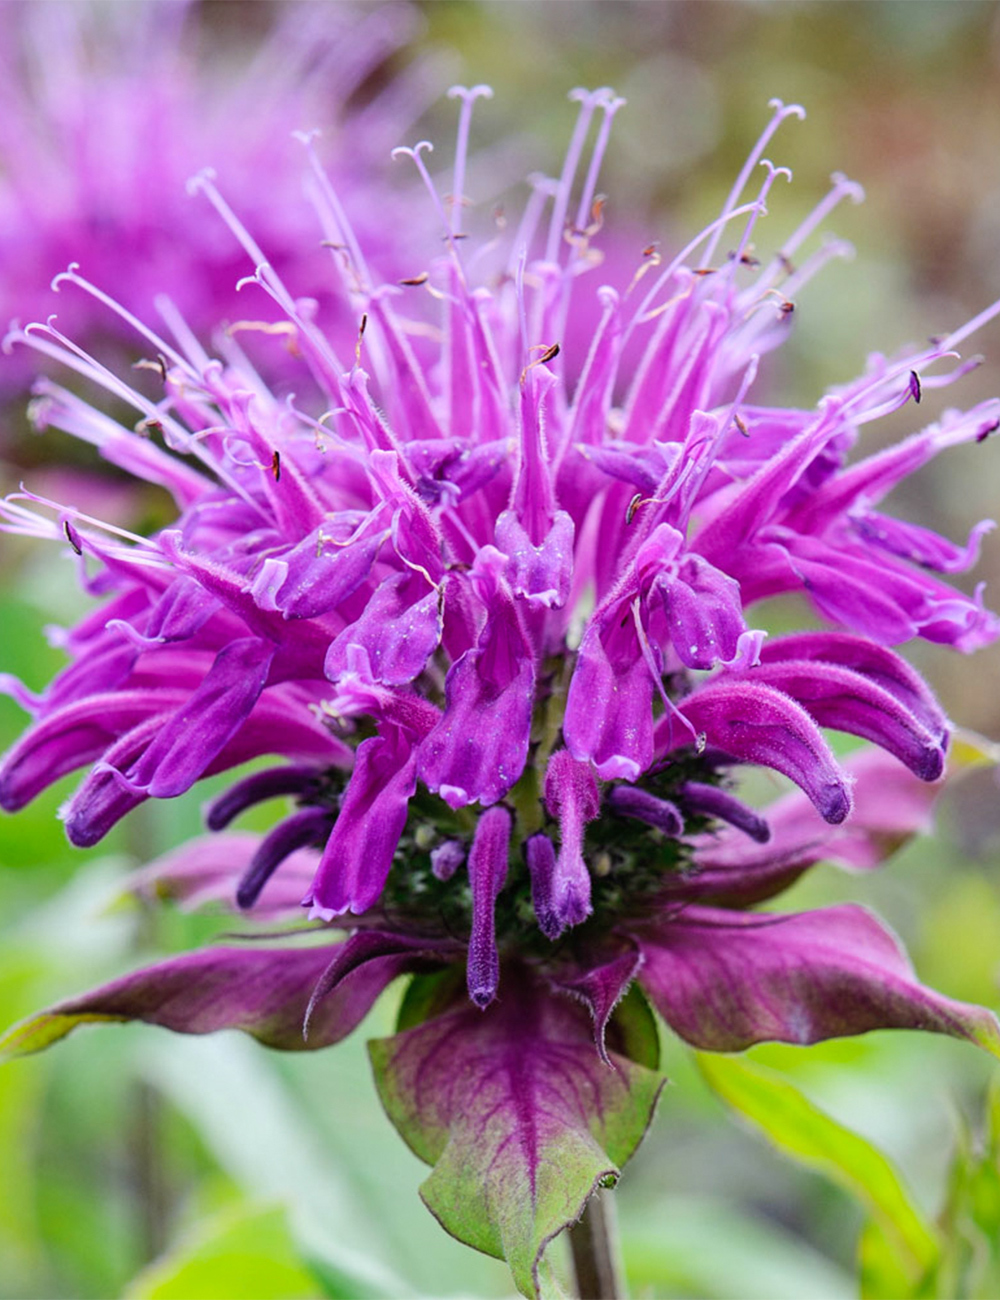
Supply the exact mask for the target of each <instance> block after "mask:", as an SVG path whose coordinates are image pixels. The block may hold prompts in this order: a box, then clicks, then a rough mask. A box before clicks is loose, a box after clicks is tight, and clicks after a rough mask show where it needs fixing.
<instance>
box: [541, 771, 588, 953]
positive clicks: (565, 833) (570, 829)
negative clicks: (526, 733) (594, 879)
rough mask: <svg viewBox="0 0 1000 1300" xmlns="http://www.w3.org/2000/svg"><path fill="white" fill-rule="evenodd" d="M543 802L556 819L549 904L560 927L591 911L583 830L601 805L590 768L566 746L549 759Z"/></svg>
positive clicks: (579, 918) (584, 916) (577, 922)
mask: <svg viewBox="0 0 1000 1300" xmlns="http://www.w3.org/2000/svg"><path fill="white" fill-rule="evenodd" d="M545 805H546V807H547V808H548V810H549V813H550V815H551V816H552V817H556V818H558V820H559V857H558V859H557V860H556V869H555V874H554V875H553V877H552V880H551V887H550V888H551V899H550V901H551V907H552V911H553V915H554V917H555V919H556V921H557V922H558V924H559V928H560V930H562V929H564V928H565V927H566V926H568V925H579V924H580V922H581V921H584V920H586V918H587V917H588V916H589V915H590V874H589V872H588V871H587V864H586V863H585V862H584V860H583V830H584V827H585V826H586V824H587V822H589V821H593V820H594V818H595V817H596V816H597V814H598V813H599V812H600V808H601V796H600V792H599V791H598V788H597V781H596V779H595V777H594V771H593V768H592V767H591V766H590V764H589V763H578V762H577V761H576V759H575V758H573V756H572V754H570V752H569V750H567V749H561V750H559V752H558V753H556V754H553V755H552V757H551V758H550V759H549V764H548V767H547V769H546V772H545Z"/></svg>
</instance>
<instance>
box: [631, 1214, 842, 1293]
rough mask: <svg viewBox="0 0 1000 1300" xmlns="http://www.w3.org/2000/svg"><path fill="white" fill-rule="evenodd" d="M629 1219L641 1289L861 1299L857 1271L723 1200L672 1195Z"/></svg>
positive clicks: (634, 1274)
mask: <svg viewBox="0 0 1000 1300" xmlns="http://www.w3.org/2000/svg"><path fill="white" fill-rule="evenodd" d="M636 1219H637V1220H638V1222H637V1223H633V1220H636ZM622 1224H623V1228H622V1245H623V1247H624V1256H625V1267H626V1271H627V1274H628V1282H629V1288H630V1291H631V1293H632V1294H633V1295H638V1296H674V1295H677V1296H698V1297H703V1298H704V1300H733V1297H734V1296H739V1300H803V1297H806V1296H807V1297H808V1298H809V1300H853V1297H854V1296H855V1293H856V1292H855V1285H854V1281H853V1279H852V1278H851V1277H849V1276H848V1275H847V1274H846V1273H845V1272H843V1271H842V1270H840V1269H839V1268H838V1267H837V1266H836V1265H835V1264H833V1263H831V1261H830V1260H828V1259H826V1258H825V1257H824V1256H823V1255H821V1254H820V1253H819V1252H818V1251H817V1250H814V1249H813V1248H812V1247H811V1246H808V1245H806V1244H805V1243H804V1242H803V1241H801V1240H800V1239H798V1238H796V1237H794V1236H792V1234H791V1233H790V1232H787V1231H786V1230H785V1229H783V1228H781V1227H780V1226H778V1225H777V1224H775V1223H773V1222H771V1221H769V1220H767V1219H765V1218H762V1217H761V1218H758V1217H757V1216H755V1215H752V1214H747V1213H744V1212H742V1211H741V1210H740V1209H739V1208H738V1207H737V1206H735V1205H729V1204H727V1203H726V1202H725V1201H723V1200H717V1199H715V1198H709V1197H692V1196H684V1197H680V1196H672V1197H669V1198H664V1199H662V1200H660V1201H658V1202H657V1203H655V1204H654V1205H653V1206H652V1207H650V1208H648V1209H643V1210H642V1211H641V1212H640V1213H638V1214H635V1215H632V1214H626V1215H625V1216H623V1219H622Z"/></svg>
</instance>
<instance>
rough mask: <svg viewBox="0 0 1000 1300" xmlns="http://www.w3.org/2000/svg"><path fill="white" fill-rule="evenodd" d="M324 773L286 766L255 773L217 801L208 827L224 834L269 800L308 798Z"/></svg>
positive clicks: (207, 816) (208, 814)
mask: <svg viewBox="0 0 1000 1300" xmlns="http://www.w3.org/2000/svg"><path fill="white" fill-rule="evenodd" d="M321 775H322V771H321V769H320V768H318V767H306V766H300V765H294V766H290V765H286V766H285V767H269V768H268V769H267V770H266V771H264V772H252V773H251V774H250V775H249V776H245V777H244V778H243V780H242V781H237V782H236V784H235V785H232V786H230V787H229V789H228V790H227V791H226V792H225V794H220V795H219V797H218V799H213V800H212V802H211V804H210V805H209V807H208V810H207V812H206V814H205V825H206V826H207V827H208V829H209V830H210V831H221V830H224V829H225V828H226V827H227V826H228V825H229V823H230V822H231V821H233V820H235V818H237V817H238V816H239V815H240V813H242V812H245V811H246V810H247V809H248V808H252V807H253V806H254V805H255V804H258V803H264V802H265V800H267V799H277V798H279V797H280V796H281V795H299V796H301V795H304V794H306V793H307V792H312V791H314V790H316V789H317V788H318V782H319V778H320V777H321Z"/></svg>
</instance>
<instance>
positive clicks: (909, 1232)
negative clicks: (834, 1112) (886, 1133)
mask: <svg viewBox="0 0 1000 1300" xmlns="http://www.w3.org/2000/svg"><path fill="white" fill-rule="evenodd" d="M697 1061H698V1067H699V1069H700V1070H701V1073H702V1076H703V1078H704V1079H705V1080H706V1082H707V1083H708V1085H709V1087H711V1088H712V1089H713V1091H714V1092H716V1093H717V1094H718V1095H719V1096H720V1097H721V1098H722V1099H723V1100H724V1101H725V1102H726V1103H727V1104H728V1105H730V1106H731V1107H732V1108H733V1109H734V1110H736V1111H738V1112H739V1114H741V1115H742V1116H744V1117H745V1118H746V1119H748V1120H750V1121H751V1123H753V1124H754V1125H755V1126H756V1127H757V1128H759V1129H760V1130H761V1131H762V1132H763V1133H764V1134H765V1135H766V1136H767V1137H768V1138H769V1139H770V1140H771V1142H773V1143H774V1145H775V1146H777V1147H778V1148H779V1149H780V1150H782V1151H785V1152H787V1153H788V1154H789V1155H791V1156H793V1157H794V1158H795V1159H796V1160H798V1161H800V1162H801V1163H802V1164H805V1165H808V1166H809V1167H810V1168H812V1169H816V1170H818V1171H819V1172H820V1173H822V1174H825V1175H826V1176H827V1177H828V1178H830V1179H832V1180H833V1181H834V1182H836V1183H838V1184H839V1185H840V1186H841V1187H843V1188H844V1189H845V1190H846V1191H848V1192H850V1193H851V1195H853V1196H855V1197H856V1198H857V1199H858V1200H859V1201H860V1202H861V1203H862V1204H863V1205H864V1206H865V1207H866V1208H867V1209H868V1210H869V1212H870V1213H871V1215H872V1217H873V1218H874V1219H875V1220H876V1222H877V1223H878V1225H879V1227H880V1228H881V1229H882V1230H883V1232H884V1233H885V1235H886V1236H887V1237H888V1238H889V1240H890V1241H891V1242H892V1243H893V1244H894V1246H895V1247H896V1249H897V1250H898V1251H899V1252H900V1254H901V1257H902V1258H903V1260H904V1261H905V1267H906V1269H907V1275H908V1276H909V1277H910V1278H911V1279H913V1280H916V1279H917V1278H918V1277H920V1276H922V1275H923V1274H925V1273H926V1272H928V1270H930V1269H931V1268H932V1267H933V1266H934V1264H935V1262H936V1260H937V1258H938V1254H939V1241H938V1237H937V1235H936V1233H935V1231H934V1229H933V1228H932V1226H931V1225H930V1224H929V1223H928V1221H927V1220H926V1218H925V1217H924V1215H923V1214H922V1213H921V1211H920V1210H919V1209H918V1208H917V1206H916V1205H915V1204H914V1202H913V1201H912V1199H911V1198H910V1196H909V1194H908V1193H907V1191H906V1189H905V1188H904V1186H903V1183H902V1180H901V1178H900V1176H899V1174H898V1173H897V1172H896V1170H895V1169H894V1168H893V1166H892V1164H890V1162H889V1161H888V1160H887V1159H886V1157H885V1156H884V1155H883V1154H882V1153H881V1152H880V1151H879V1150H877V1149H876V1148H875V1147H874V1146H872V1145H871V1143H870V1142H867V1141H866V1140H865V1139H864V1138H862V1137H860V1136H859V1135H858V1134H857V1133H853V1132H852V1131H851V1130H850V1129H848V1128H845V1127H844V1126H843V1125H842V1124H838V1123H837V1121H836V1120H834V1119H832V1118H831V1117H830V1116H829V1115H827V1114H825V1113H824V1112H823V1111H821V1110H820V1109H819V1107H817V1106H814V1105H813V1103H812V1102H811V1101H809V1100H808V1099H807V1098H806V1097H804V1096H803V1095H802V1093H801V1092H799V1090H798V1089H797V1088H796V1087H795V1086H794V1085H793V1084H791V1083H789V1082H788V1080H787V1079H783V1078H781V1076H780V1075H777V1074H774V1073H772V1072H771V1071H770V1070H764V1069H761V1067H760V1066H753V1065H749V1064H748V1063H746V1062H745V1061H740V1060H737V1059H734V1058H733V1057H728V1056H726V1057H723V1056H715V1055H712V1056H709V1055H702V1054H699V1055H698V1057H697Z"/></svg>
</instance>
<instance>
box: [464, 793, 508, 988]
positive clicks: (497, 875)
mask: <svg viewBox="0 0 1000 1300" xmlns="http://www.w3.org/2000/svg"><path fill="white" fill-rule="evenodd" d="M510 831H511V816H510V813H509V812H508V811H507V809H506V808H488V809H487V810H486V811H485V812H484V813H483V814H482V815H481V816H480V818H479V821H478V822H477V823H476V833H475V836H474V838H473V841H472V849H471V850H470V852H469V884H470V885H471V887H472V934H471V936H470V938H469V964H468V970H467V982H468V986H469V997H470V998H471V999H472V1000H473V1002H474V1003H475V1004H476V1006H477V1007H479V1008H480V1010H485V1008H486V1007H488V1006H489V1004H490V1003H491V1002H492V1001H493V999H494V998H495V997H496V994H497V981H498V980H499V978H500V956H499V954H498V952H497V940H496V927H495V916H494V909H495V908H496V901H497V895H498V894H499V893H500V890H501V889H502V888H503V883H504V881H505V880H506V878H507V855H508V853H509V851H510Z"/></svg>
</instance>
